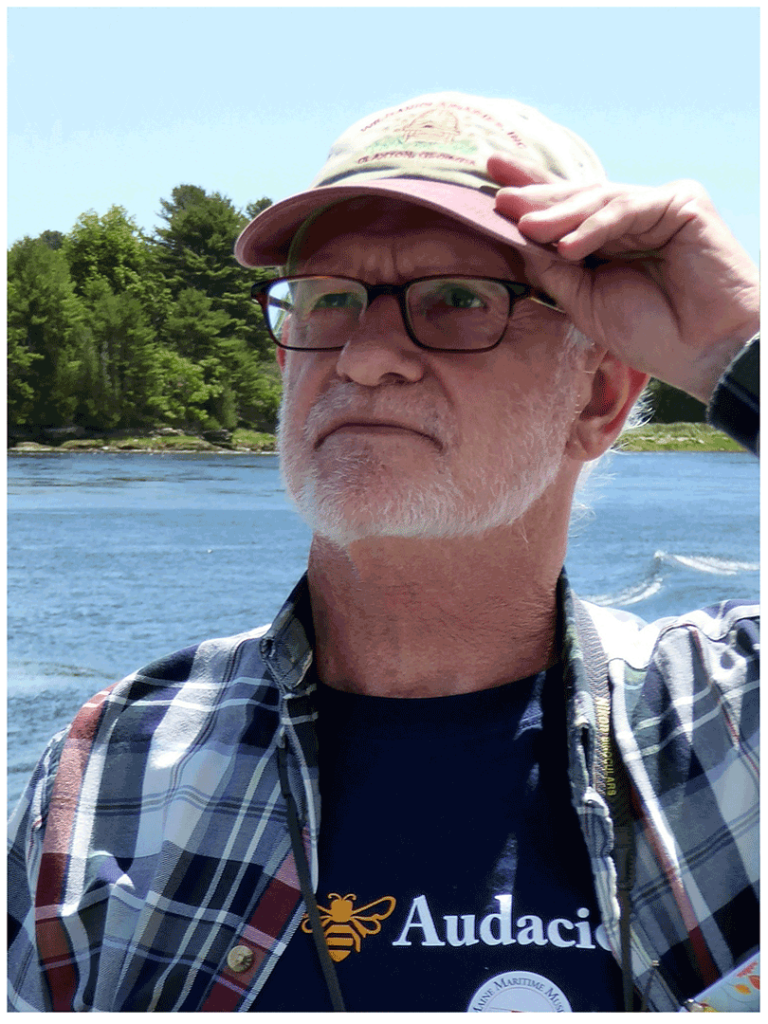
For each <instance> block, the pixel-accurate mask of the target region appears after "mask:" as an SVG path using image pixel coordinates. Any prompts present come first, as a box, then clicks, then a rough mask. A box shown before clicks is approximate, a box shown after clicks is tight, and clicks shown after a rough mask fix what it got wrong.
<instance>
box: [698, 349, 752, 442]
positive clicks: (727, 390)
mask: <svg viewBox="0 0 768 1024" xmlns="http://www.w3.org/2000/svg"><path fill="white" fill-rule="evenodd" d="M707 420H708V421H709V423H711V424H712V426H713V427H717V429H718V430H722V431H724V433H726V434H728V436H729V437H732V438H733V439H734V441H738V443H739V444H740V445H743V446H744V448H747V449H749V451H751V452H753V453H754V454H755V455H757V454H758V451H759V447H760V336H759V335H755V337H754V338H752V340H751V341H749V342H747V344H746V345H745V346H744V348H743V349H742V350H741V352H739V354H738V355H737V356H736V358H735V359H734V360H733V362H732V363H731V365H730V366H729V367H728V369H727V370H726V371H725V373H724V374H723V376H722V377H721V378H720V380H719V381H718V384H717V387H716V388H715V393H714V394H713V395H712V400H711V402H710V403H709V409H708V410H707Z"/></svg>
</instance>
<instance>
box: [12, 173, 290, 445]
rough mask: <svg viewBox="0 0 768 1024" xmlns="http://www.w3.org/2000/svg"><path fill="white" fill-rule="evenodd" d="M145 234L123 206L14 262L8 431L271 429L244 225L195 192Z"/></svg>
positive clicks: (264, 350) (188, 191)
mask: <svg viewBox="0 0 768 1024" xmlns="http://www.w3.org/2000/svg"><path fill="white" fill-rule="evenodd" d="M160 205H161V219H162V224H161V226H160V227H158V228H157V229H156V230H155V231H154V233H153V234H151V235H146V234H144V233H143V232H142V231H141V230H140V229H139V228H138V226H137V225H136V223H135V221H134V220H133V219H132V218H131V217H130V216H129V215H128V213H127V212H126V211H125V209H123V208H122V207H120V206H113V207H112V208H111V209H110V210H109V211H108V212H107V213H106V214H104V215H103V216H98V215H97V214H96V213H94V212H92V211H91V212H87V213H84V214H82V216H81V217H80V218H79V219H78V221H77V223H76V224H75V226H74V227H73V228H72V230H71V231H70V232H69V234H66V235H65V234H62V233H61V232H58V231H44V232H43V233H42V234H41V235H40V236H39V237H37V238H29V237H26V238H23V239H21V241H18V242H16V243H15V244H14V245H13V246H12V247H11V249H10V250H9V252H8V417H9V429H10V430H13V429H18V428H25V427H26V428H32V429H34V428H40V427H47V428H51V427H54V428H55V427H65V426H80V427H83V428H85V429H87V430H91V431H97V432H98V431H104V432H108V431H113V430H119V429H124V428H128V429H135V428H148V427H157V426H161V425H167V426H174V427H181V428H184V429H186V430H191V431H200V430H212V429H213V430H216V429H226V430H232V429H234V428H235V427H238V426H245V427H252V428H254V429H257V430H272V429H274V425H275V420H276V415H277V408H278V403H279V400H280V380H279V373H278V370H277V367H276V366H275V358H274V350H273V345H272V343H271V341H270V340H269V337H268V335H267V333H266V330H265V329H264V327H263V324H262V320H261V314H260V312H259V311H258V310H257V309H256V307H255V306H254V305H253V303H252V302H251V300H250V297H249V292H250V287H251V284H252V283H253V282H254V281H255V280H258V279H259V278H260V277H266V276H268V275H269V273H270V270H269V269H267V270H246V269H245V268H243V267H241V266H240V265H239V264H238V263H237V262H236V260H235V258H234V256H233V252H232V248H233V244H234V240H235V238H236V237H237V235H238V234H239V232H240V231H241V230H242V228H243V227H244V226H245V225H246V224H247V223H248V221H249V220H250V219H251V218H252V217H254V216H256V214H257V213H258V212H260V211H261V210H262V209H265V208H266V207H267V206H269V205H270V200H269V199H261V200H259V201H257V202H254V203H251V204H249V205H248V207H247V209H246V211H245V212H244V213H243V212H241V211H239V210H237V209H236V208H235V207H234V206H233V204H232V202H231V201H230V200H229V199H227V198H226V197H225V196H222V195H220V194H219V193H218V192H213V193H210V194H209V193H207V192H205V191H204V190H203V189H202V188H199V187H198V186H195V185H180V186H178V187H177V188H174V189H173V191H172V194H171V198H170V199H161V201H160Z"/></svg>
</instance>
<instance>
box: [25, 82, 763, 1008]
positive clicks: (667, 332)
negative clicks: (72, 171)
mask: <svg viewBox="0 0 768 1024" xmlns="http://www.w3.org/2000/svg"><path fill="white" fill-rule="evenodd" d="M236 254H237V256H238V258H239V260H240V261H241V262H242V263H243V264H245V265H246V266H270V265H276V264H281V265H283V266H284V267H285V275H287V276H288V277H289V278H290V280H287V281H286V280H285V279H280V280H277V281H276V282H274V283H271V284H259V285H256V286H255V287H254V295H255V298H256V299H257V301H258V302H259V303H260V304H261V306H262V308H263V310H264V312H265V316H266V320H267V323H268V325H269V328H270V330H271V332H272V335H273V338H274V340H275V341H276V343H277V345H278V346H279V348H278V360H279V363H280V366H281V368H282V371H283V375H284V385H285V395H284V404H283V409H282V414H281V419H280V450H281V456H282V465H283V471H284V477H285V481H286V485H287V488H288V491H289V492H290V494H291V496H292V498H293V499H294V501H295V502H296V504H297V506H298V508H299V509H300V511H301V513H302V514H303V515H304V516H305V517H306V518H307V520H308V521H309V523H310V524H311V525H312V528H313V543H312V547H311V552H310V557H309V566H308V572H307V576H306V577H305V579H304V580H302V581H301V582H300V583H299V584H298V586H297V588H296V589H295V591H294V593H293V594H292V595H291V597H290V598H289V600H288V602H287V603H286V605H285V606H284V608H283V609H282V611H281V612H280V614H279V615H278V617H277V619H276V621H275V622H274V623H273V624H272V626H271V627H269V628H268V629H266V630H258V631H255V632H253V633H250V634H246V635H243V636H239V637H236V638H230V639H227V640H218V641H208V642H206V643H203V644H201V645H200V646H199V647H197V648H195V649H192V650H189V651H184V652H181V653H179V654H177V655H174V656H172V657H170V658H168V659H165V660H164V661H162V662H159V663H156V664H154V665H151V666H149V668H147V669H144V670H143V671H142V672H139V673H136V674H135V675H133V676H131V677H129V678H128V679H127V680H125V681H124V682H123V683H120V684H118V685H117V686H116V687H114V688H112V689H111V690H110V691H105V692H104V693H101V694H99V695H97V696H96V697H95V698H94V699H93V700H92V701H91V702H90V703H89V704H88V705H87V706H86V707H85V708H84V709H83V711H82V712H81V713H80V715H79V716H78V718H77V719H76V720H75V723H74V724H73V726H72V727H71V729H70V730H69V732H68V733H65V734H63V735H62V736H61V737H59V738H57V739H55V740H54V741H53V742H52V744H51V746H50V747H49V750H48V751H47V752H46V754H45V756H44V758H43V760H42V762H41V764H40V766H39V767H38V769H37V771H36V773H35V775H34V777H33V779H32V782H31V784H30V787H29V789H28V791H27V794H26V795H25V798H24V799H23V800H22V803H21V806H20V808H19V810H18V812H17V815H16V819H15V822H14V833H15V835H16V837H17V838H16V841H15V845H14V847H13V852H12V858H11V867H12V872H13V875H12V882H11V888H10V895H11V901H12V936H11V962H12V969H11V988H10V991H11V1002H12V1005H13V1006H14V1007H15V1008H17V1009H30V1008H35V1009H54V1010H87V1009H94V1010H102V1011H110V1010H122V1011H128V1010H139V1011H141V1010H154V1011H168V1010H172V1011H180V1010H187V1011H189V1010H237V1011H247V1010H256V1011H269V1010H326V1009H331V1008H337V1009H338V1008H341V1007H342V1006H346V1008H347V1009H350V1010H400V1011H407V1010H437V1011H451V1010H459V1011H465V1010H471V1011H476V1010H477V1011H480V1010H483V1011H484V1010H491V1011H492V1010H507V1011H508V1010H575V1011H578V1010H587V1011H598V1010H604V1011H608V1010H615V1009H621V1008H622V1007H625V1008H628V1009H631V1008H633V1007H634V1008H639V1007H640V1006H641V1005H643V1006H647V1007H648V1008H650V1009H654V1010H673V1009H678V1008H679V1007H680V1006H682V1005H683V1004H685V1003H686V1001H687V1000H690V999H692V998H694V997H696V996H700V994H701V993H702V992H703V991H704V990H705V989H708V988H709V986H710V985H712V984H713V983H716V982H717V981H718V979H720V978H722V977H724V976H726V975H728V974H729V972H731V971H733V970H734V969H736V970H740V971H741V972H742V974H744V978H746V979H747V980H746V982H745V984H742V988H744V987H745V985H746V988H747V989H748V988H749V985H750V984H751V982H749V978H750V977H752V976H754V973H755V971H754V967H753V966H752V964H753V962H754V961H753V960H752V959H750V958H752V957H753V956H754V954H755V950H756V945H757V912H756V895H755V890H756V875H757V867H756V860H757V833H756V828H757V810H756V808H757V784H756V768H755V754H756V751H755V740H756V731H757V715H756V703H757V668H756V649H757V642H756V610H755V608H754V607H741V606H738V605H736V604H734V603H730V604H726V605H723V606H720V607H718V608H717V609H710V610H708V611H702V612H694V613H690V614H687V615H686V616H685V617H684V618H681V619H680V620H665V621H664V622H662V623H657V624H655V625H652V626H645V625H644V624H643V623H641V622H639V620H636V619H635V618H634V617H631V616H628V615H623V614H621V613H612V612H609V611H607V610H604V609H597V608H594V607H588V606H586V605H584V604H582V603H581V602H580V601H578V599H577V598H576V597H575V595H573V593H572V592H571V591H570V588H569V586H568V583H567V579H566V577H565V575H564V572H563V562H564V558H565V548H566V536H567V528H568V519H569V513H570V507H571V501H572V496H573V491H574V488H575V485H576V482H577V479H578V477H579V474H580V472H581V470H582V469H583V467H584V466H585V465H586V464H588V463H589V462H591V461H592V460H594V459H596V458H598V457H599V456H600V455H601V454H602V453H603V452H605V451H606V450H607V449H608V448H609V447H610V445H611V444H612V442H613V441H614V440H615V438H616V437H617V435H618V434H619V432H620V430H621V427H622V425H623V423H624V421H625V419H626V417H627V415H628V413H629V411H630V409H631V407H632V405H633V404H634V402H635V400H636V399H637V397H638V395H639V394H640V392H641V391H642V389H643V387H644V385H645V382H646V380H647V375H648V374H653V375H655V376H657V377H660V378H661V379H663V380H666V381H668V382H669V383H671V384H673V385H676V386H677V387H680V388H684V389H685V390H686V391H687V392H688V393H689V394H692V395H694V396H695V397H697V398H699V399H700V400H701V401H703V402H707V403H709V404H710V416H711V418H712V419H713V421H714V422H716V423H717V424H719V425H722V426H723V427H724V428H726V429H729V430H730V431H731V433H733V434H734V435H735V436H737V437H738V438H739V439H740V440H741V441H742V443H745V444H747V445H748V446H750V447H752V448H754V449H756V435H757V425H756V423H757V421H756V411H755V410H756V405H755V402H756V399H755V395H756V387H757V385H756V374H755V367H756V356H757V340H756V336H757V331H758V306H757V301H758V300H757V274H756V270H755V268H754V266H753V265H752V264H751V263H750V261H749V259H748V258H747V257H746V255H745V254H744V253H743V251H742V250H741V249H740V248H739V246H738V245H737V243H736V242H735V241H734V239H733V238H732V236H731V235H730V233H729V231H728V230H727V228H726V227H725V226H724V225H723V223H722V222H721V220H720V219H719V217H718V215H717V214H716V212H715V211H714V209H713V208H712V205H711V203H710V202H709V200H708V199H707V197H706V195H705V194H704V192H703V191H702V189H701V188H700V187H699V186H697V185H695V184H693V183H690V182H677V183H674V184H672V185H669V186H666V187H663V188H640V187H629V186H623V185H613V184H610V183H608V182H607V181H606V180H605V178H604V175H603V172H602V169H601V168H600V165H599V163H598V162H597V159H596V157H595V156H594V154H592V152H591V151H590V150H589V149H588V147H587V146H586V145H585V144H584V143H582V142H581V140H579V139H577V138H576V137H575V136H574V135H572V134H571V133H570V132H568V131H567V130H566V129H563V128H560V127H558V126H556V125H554V124H552V123H551V122H549V121H548V120H547V119H546V118H544V117H543V116H542V115H541V114H540V113H538V112H537V111H534V110H531V109H529V108H526V107H523V106H521V105H519V104H516V103H514V102H513V101H501V100H487V99H481V98H478V97H469V96H463V95H460V94H438V95H434V96H427V97H420V98H418V99H416V100H413V101H409V102H407V103H404V104H402V105H400V106H398V107H396V108H392V109H391V110H387V111H382V112H380V113H378V114H375V115H371V116H370V117H368V118H366V119H364V120H363V121H361V122H359V123H357V124H356V125H354V126H353V127H352V128H351V129H349V131H348V132H346V133H345V134H344V135H343V136H342V138H341V139H340V140H339V141H338V142H337V143H336V144H335V146H334V148H333V149H332V151H331V155H330V158H329V162H328V164H327V165H326V167H325V168H324V171H323V172H322V174H321V176H320V177H319V178H318V179H317V181H316V182H315V184H314V186H313V187H312V188H311V189H310V190H309V191H307V192H305V193H301V194H300V195H298V196H294V197H292V198H290V199H288V200H286V201H284V202H282V203H278V204H276V205H275V206H273V207H271V208H269V209H268V210H266V211H265V212H263V213H262V214H261V215H260V216H259V217H257V218H256V220H255V221H253V222H252V223H251V224H250V225H249V226H248V227H247V228H246V229H245V231H244V233H243V235H242V236H241V238H240V239H239V240H238V242H237V246H236ZM595 557H597V558H599V557H600V553H599V551H598V552H596V553H595ZM609 708H610V710H609ZM609 720H610V722H611V723H612V724H611V726H610V728H609ZM321 796H322V803H321V800H320V797H321ZM300 833H301V834H300ZM305 851H306V857H307V858H308V863H306V862H305ZM750 972H751V974H750ZM702 998H704V997H702Z"/></svg>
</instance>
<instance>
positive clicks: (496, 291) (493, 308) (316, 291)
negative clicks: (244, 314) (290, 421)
mask: <svg viewBox="0 0 768 1024" xmlns="http://www.w3.org/2000/svg"><path fill="white" fill-rule="evenodd" d="M405 296H406V299H405V302H406V310H407V316H408V321H409V327H410V329H411V331H412V332H413V335H414V336H415V337H416V338H417V339H418V341H419V343H420V344H421V345H424V346H425V347H427V348H435V349H447V350H454V351H460V350H461V351H473V350H478V349H484V348H488V347H490V346H492V345H495V344H496V342H497V341H498V340H499V338H500V337H501V336H502V334H503V333H504V330H505V327H506V323H507V320H508V318H509V313H510V298H509V293H508V291H507V290H506V288H504V287H503V286H502V285H500V284H499V283H498V282H496V281H489V280H484V279H477V278H461V277H444V278H436V279H430V280H425V281H415V282H412V283H411V284H410V285H408V287H407V288H406V292H405ZM367 304H368V295H367V292H366V289H365V286H364V285H362V284H361V283H359V282H357V281H352V280H349V279H346V278H333V277H306V278H293V279H287V280H283V281H278V282H275V284H274V285H272V286H271V287H270V289H269V301H268V304H267V316H268V319H269V326H270V328H271V330H272V332H273V334H274V335H275V337H276V338H277V340H278V342H279V343H280V344H284V345H287V346H289V347H290V348H303V349H322V348H341V347H342V346H343V345H344V344H345V342H346V340H347V338H348V337H349V335H350V334H351V333H352V332H353V331H354V330H355V329H356V328H357V326H358V324H359V322H360V318H361V317H362V315H363V313H364V312H365V310H366V307H367Z"/></svg>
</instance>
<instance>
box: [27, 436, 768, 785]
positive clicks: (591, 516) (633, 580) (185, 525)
mask: <svg viewBox="0 0 768 1024" xmlns="http://www.w3.org/2000/svg"><path fill="white" fill-rule="evenodd" d="M758 490H759V486H758V467H757V460H756V459H754V458H753V457H752V456H750V455H747V454H741V453H712V454H709V453H667V452H665V453H660V454H653V453H643V454H629V453H626V454H621V455H616V456H613V457H612V459H611V461H610V463H609V465H608V468H607V469H599V470H598V472H597V474H594V475H593V477H592V479H591V480H590V482H589V485H588V489H587V492H586V495H585V498H586V500H587V501H588V502H589V503H590V505H591V511H590V512H588V513H584V514H581V515H579V516H577V517H576V520H575V523H574V526H573V528H572V531H571V543H570V551H569V557H568V560H567V567H568V571H569V575H570V578H571V581H572V582H573V584H574V586H575V587H576V589H577V590H578V592H579V593H580V594H581V595H582V596H583V597H588V598H591V599H594V600H598V601H599V602H600V603H604V604H611V605H614V606H617V607H624V608H627V609H628V610H630V611H633V612H635V613H636V614H638V615H641V616H643V617H644V618H646V619H655V618H658V617H660V616H662V615H668V614H673V613H675V612H683V611H687V610H689V609H690V608H693V607H699V606H703V605H705V604H709V603H714V602H715V601H718V600H721V599H723V598H726V597H743V598H748V599H754V598H756V597H757V594H758V583H759V573H758V557H759V554H758V552H759V540H758V521H759V519H758ZM309 540H310V537H309V530H308V529H307V527H305V526H304V524H303V523H302V522H301V521H300V520H299V518H298V516H297V514H296V513H295V511H294V510H293V508H292V506H291V505H290V504H289V502H288V501H287V499H286V498H285V496H284V495H283V491H282V486H281V482H280V477H279V472H278V469H277V459H276V457H275V456H259V455H232V456H229V455H218V454H217V455H139V454H134V453H130V454H129V453H97V454H80V453H77V454H76V453H57V454H41V455H33V456H26V455H17V456H12V457H11V458H10V459H9V463H8V588H9V596H8V750H9V801H10V802H11V803H14V802H15V801H16V799H17V798H18V796H19V794H20V793H21V790H22V788H23V786H24V784H25V781H26V778H27V777H28V775H29V773H30V772H31V770H32V768H33V767H34V764H35V762H36V761H37V759H38V757H39V756H40V754H41V753H42V750H43V748H44V746H45V743H46V741H47V740H48V738H49V737H50V736H51V735H52V734H53V733H54V732H56V731H58V729H60V728H61V727H62V726H64V725H65V724H66V723H67V722H68V721H69V720H70V719H71V717H72V715H73V714H74V713H75V711H76V710H77V709H78V708H79V707H80V705H81V704H82V703H83V701H85V700H86V699H87V698H88V697H89V696H91V695H92V694H93V693H95V692H96V691H97V690H99V689H101V688H102V687H103V686H105V685H108V684H109V683H111V682H114V681H115V680H116V679H118V678H121V677H122V676H124V675H126V674H127V673H128V672H130V671H132V670H134V669H136V668H138V667H140V666H142V665H144V664H146V663H148V662H149V661H151V660H153V659H154V658H156V657H159V656H161V655H163V654H165V653H168V652H169V651H171V650H176V649H177V648H180V647H184V646H187V645H189V644H192V643H196V642H197V641H200V640H202V639H205V638H206V637H211V636H219V635H228V634H231V633H238V632H240V631H242V630H246V629H250V628H252V627H253V626H255V625H259V624H262V623H265V622H269V621H270V620H271V618H272V617H273V616H274V614H275V613H276V612H277V610H278V609H279V608H280V606H281V605H282V603H283V601H284V599H285V597H286V596H287V595H288V593H289V591H290V589H291V587H292V586H293V584H294V583H295V582H296V580H297V579H298V578H299V576H300V575H301V573H302V572H303V569H304V567H305V564H306V556H307V550H308V547H309Z"/></svg>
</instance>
